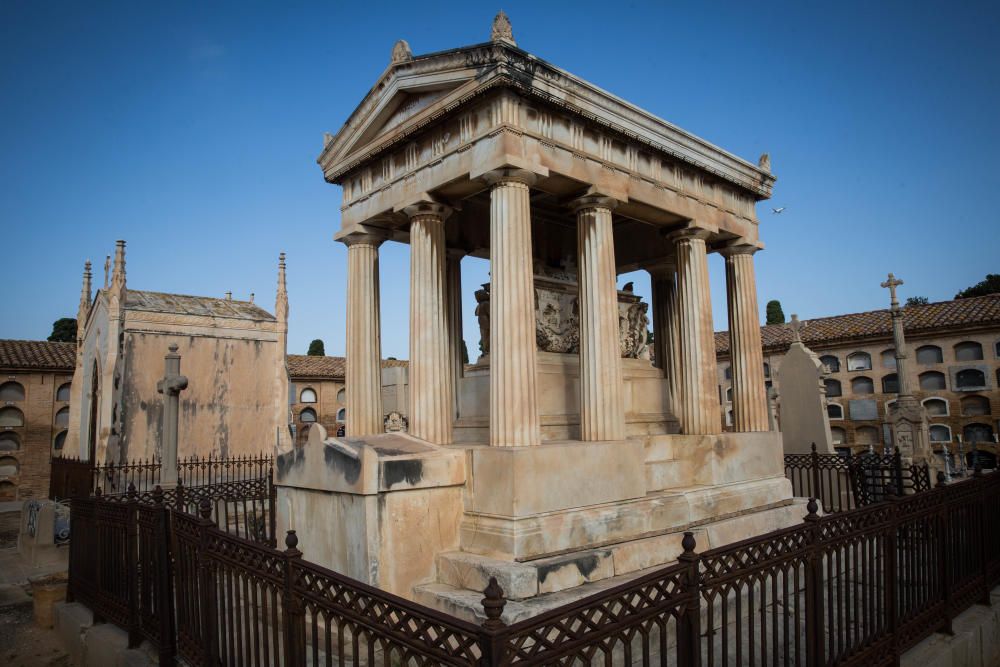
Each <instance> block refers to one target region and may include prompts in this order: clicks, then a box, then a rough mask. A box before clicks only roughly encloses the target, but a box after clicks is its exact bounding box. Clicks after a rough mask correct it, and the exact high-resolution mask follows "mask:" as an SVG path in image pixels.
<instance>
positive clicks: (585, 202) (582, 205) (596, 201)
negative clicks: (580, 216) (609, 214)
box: [569, 193, 621, 213]
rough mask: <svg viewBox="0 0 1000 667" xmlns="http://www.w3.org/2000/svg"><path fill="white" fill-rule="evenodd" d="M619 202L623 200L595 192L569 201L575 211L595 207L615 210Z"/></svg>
mask: <svg viewBox="0 0 1000 667" xmlns="http://www.w3.org/2000/svg"><path fill="white" fill-rule="evenodd" d="M619 204H621V202H620V201H619V200H617V199H615V198H614V197H609V196H607V195H602V194H596V193H595V194H586V195H584V196H582V197H577V198H576V199H574V200H572V201H570V202H569V207H570V208H571V209H573V212H574V213H579V212H580V211H586V210H589V209H595V208H603V209H606V210H608V211H613V210H615V209H616V208H617V207H618V206H619Z"/></svg>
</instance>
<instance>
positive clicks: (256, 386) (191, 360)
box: [122, 331, 283, 459]
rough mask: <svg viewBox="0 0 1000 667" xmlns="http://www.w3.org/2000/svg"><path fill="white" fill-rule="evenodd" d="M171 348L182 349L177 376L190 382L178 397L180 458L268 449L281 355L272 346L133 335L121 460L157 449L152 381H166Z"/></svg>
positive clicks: (157, 411) (158, 401) (157, 404)
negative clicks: (183, 377) (276, 369)
mask: <svg viewBox="0 0 1000 667" xmlns="http://www.w3.org/2000/svg"><path fill="white" fill-rule="evenodd" d="M171 343H176V344H177V345H178V347H179V349H178V353H179V354H180V355H181V373H182V374H183V375H186V376H187V378H188V388H187V389H186V390H184V391H183V392H182V393H181V402H180V418H179V427H178V455H179V456H190V455H192V454H198V455H205V454H209V453H214V454H215V455H217V456H219V455H221V456H235V455H239V454H257V453H260V452H262V451H270V450H271V449H272V448H273V447H274V443H275V433H276V427H277V424H276V423H275V418H274V415H275V410H274V407H273V406H274V401H275V396H277V395H278V393H279V392H278V387H275V386H274V383H275V380H274V372H273V369H274V368H275V365H276V364H277V363H278V360H279V355H280V354H283V351H282V350H279V348H278V344H277V342H274V341H261V340H248V339H236V338H210V337H204V336H179V335H167V334H159V333H148V332H132V331H130V332H127V333H126V341H125V372H124V373H123V374H122V381H123V382H124V387H123V394H122V409H123V410H124V411H125V414H124V429H125V433H124V435H125V437H124V451H125V454H126V457H127V458H129V459H136V458H145V457H148V456H153V455H154V454H156V453H158V451H159V446H160V420H161V414H162V409H163V396H162V395H161V394H159V393H157V391H156V383H157V382H158V381H159V380H160V379H161V378H162V377H163V372H164V366H163V364H164V362H163V357H164V355H165V354H166V353H167V348H168V346H169V345H170V344H171Z"/></svg>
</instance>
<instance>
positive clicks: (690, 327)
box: [673, 228, 721, 435]
mask: <svg viewBox="0 0 1000 667" xmlns="http://www.w3.org/2000/svg"><path fill="white" fill-rule="evenodd" d="M708 236H709V232H707V231H705V230H702V229H696V228H693V229H686V230H683V231H681V232H678V233H677V234H675V235H674V236H673V238H674V239H675V241H676V243H677V292H678V318H677V319H678V328H679V334H680V339H681V340H680V343H681V346H680V349H681V378H680V380H681V391H680V395H681V396H680V398H681V402H680V407H681V410H680V414H679V415H678V416H679V417H680V422H681V427H682V429H683V431H684V433H686V434H697V435H704V434H710V433H718V432H719V430H720V427H721V417H720V414H721V413H720V412H719V395H718V391H717V390H716V385H717V383H716V381H715V334H714V332H713V331H712V297H711V293H710V291H709V285H708V258H707V255H706V246H705V240H706V239H707V238H708Z"/></svg>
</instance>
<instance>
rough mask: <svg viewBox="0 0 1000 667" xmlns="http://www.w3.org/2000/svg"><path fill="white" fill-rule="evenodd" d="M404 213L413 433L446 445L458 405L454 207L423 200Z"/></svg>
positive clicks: (411, 426)
mask: <svg viewBox="0 0 1000 667" xmlns="http://www.w3.org/2000/svg"><path fill="white" fill-rule="evenodd" d="M405 212H406V214H407V215H408V216H409V218H410V391H409V393H410V414H409V419H410V425H409V432H410V435H412V436H413V437H415V438H420V439H422V440H426V441H428V442H433V443H435V444H438V445H447V444H451V440H452V437H451V436H452V421H453V419H454V406H455V398H454V396H455V394H454V392H455V377H454V364H453V362H452V348H451V343H450V339H451V329H450V327H449V317H448V303H447V299H446V286H445V245H444V220H445V218H446V217H447V216H448V214H449V213H450V212H451V210H450V209H448V208H447V207H446V206H442V205H441V204H436V203H430V202H422V203H420V204H417V205H414V206H408V207H407V208H406V209H405ZM349 389H350V385H348V390H349Z"/></svg>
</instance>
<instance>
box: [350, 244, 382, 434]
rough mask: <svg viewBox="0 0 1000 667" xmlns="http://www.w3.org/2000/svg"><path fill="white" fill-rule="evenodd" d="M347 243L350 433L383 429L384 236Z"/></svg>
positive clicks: (373, 432) (378, 431)
mask: <svg viewBox="0 0 1000 667" xmlns="http://www.w3.org/2000/svg"><path fill="white" fill-rule="evenodd" d="M343 242H344V243H345V244H346V245H347V372H346V373H345V375H346V377H345V381H346V383H347V401H346V402H347V427H346V431H347V435H349V436H351V437H359V436H365V435H376V434H378V433H382V432H383V425H382V419H383V417H382V329H381V321H380V317H379V280H378V248H379V246H380V245H381V244H382V238H380V237H377V236H375V235H371V234H355V235H352V236H348V237H346V238H345V239H343Z"/></svg>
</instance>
